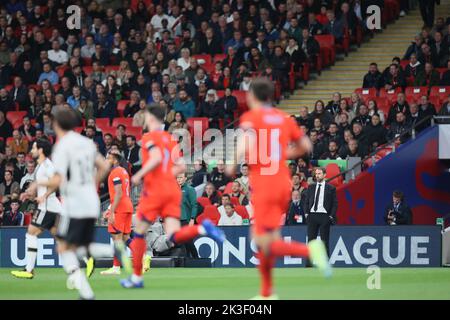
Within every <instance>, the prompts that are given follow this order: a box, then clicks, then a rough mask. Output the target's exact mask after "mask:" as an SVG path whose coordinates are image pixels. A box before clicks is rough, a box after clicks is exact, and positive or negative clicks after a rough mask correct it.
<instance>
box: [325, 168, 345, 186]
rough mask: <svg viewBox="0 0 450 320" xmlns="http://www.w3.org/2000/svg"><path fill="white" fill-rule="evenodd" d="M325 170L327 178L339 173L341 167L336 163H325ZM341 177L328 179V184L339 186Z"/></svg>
mask: <svg viewBox="0 0 450 320" xmlns="http://www.w3.org/2000/svg"><path fill="white" fill-rule="evenodd" d="M325 170H326V172H327V178H328V179H329V178H332V177H335V176H337V175H338V174H339V173H341V169H339V166H338V165H337V164H336V163H329V164H327V166H326V167H325ZM343 180H344V179H343V177H342V176H339V177H337V178H334V179H333V180H331V181H330V184H332V185H334V186H339V185H341V184H342V182H343Z"/></svg>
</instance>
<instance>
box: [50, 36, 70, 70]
mask: <svg viewBox="0 0 450 320" xmlns="http://www.w3.org/2000/svg"><path fill="white" fill-rule="evenodd" d="M60 47H61V44H60V43H59V41H58V40H53V41H52V50H49V51H48V59H49V60H50V61H52V62H53V63H55V64H56V65H64V64H66V63H67V62H68V61H69V56H68V55H67V52H65V51H64V50H61V48H60Z"/></svg>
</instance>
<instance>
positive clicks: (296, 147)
mask: <svg viewBox="0 0 450 320" xmlns="http://www.w3.org/2000/svg"><path fill="white" fill-rule="evenodd" d="M311 151H312V143H311V140H309V138H308V136H306V135H305V136H302V137H301V138H300V139H298V140H294V141H292V142H291V145H290V146H289V147H288V148H287V151H286V157H287V158H288V159H297V158H299V157H301V156H303V155H304V154H306V153H310V152H311Z"/></svg>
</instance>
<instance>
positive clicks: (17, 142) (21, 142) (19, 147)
mask: <svg viewBox="0 0 450 320" xmlns="http://www.w3.org/2000/svg"><path fill="white" fill-rule="evenodd" d="M12 137H13V140H11V141H9V142H8V146H9V147H10V148H11V150H12V152H13V154H14V155H17V154H18V153H21V152H23V153H28V140H27V139H26V138H24V137H23V136H22V133H20V131H19V129H15V130H14V131H13V132H12Z"/></svg>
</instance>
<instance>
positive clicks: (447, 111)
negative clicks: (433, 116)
mask: <svg viewBox="0 0 450 320" xmlns="http://www.w3.org/2000/svg"><path fill="white" fill-rule="evenodd" d="M438 115H439V116H450V94H449V95H448V96H447V101H444V102H443V103H442V107H441V110H439V113H438Z"/></svg>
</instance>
